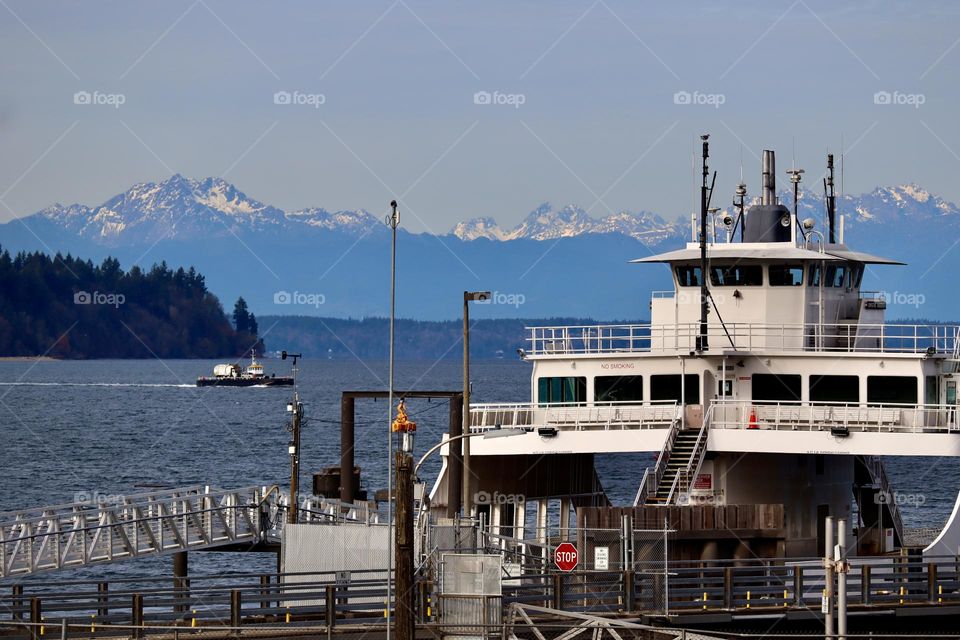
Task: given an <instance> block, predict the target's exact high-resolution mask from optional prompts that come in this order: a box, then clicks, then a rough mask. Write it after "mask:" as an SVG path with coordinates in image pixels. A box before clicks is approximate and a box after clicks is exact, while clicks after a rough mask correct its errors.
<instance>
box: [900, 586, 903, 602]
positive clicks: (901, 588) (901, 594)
mask: <svg viewBox="0 0 960 640" xmlns="http://www.w3.org/2000/svg"><path fill="white" fill-rule="evenodd" d="M900 604H903V587H900Z"/></svg>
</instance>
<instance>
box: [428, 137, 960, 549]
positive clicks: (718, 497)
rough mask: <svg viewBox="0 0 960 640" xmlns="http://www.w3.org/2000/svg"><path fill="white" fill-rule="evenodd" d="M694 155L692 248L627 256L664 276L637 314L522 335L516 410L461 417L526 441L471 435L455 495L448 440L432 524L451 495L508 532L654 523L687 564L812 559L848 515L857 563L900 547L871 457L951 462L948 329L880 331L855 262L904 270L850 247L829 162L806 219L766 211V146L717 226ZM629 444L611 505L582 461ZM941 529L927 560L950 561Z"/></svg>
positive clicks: (885, 483) (879, 470)
mask: <svg viewBox="0 0 960 640" xmlns="http://www.w3.org/2000/svg"><path fill="white" fill-rule="evenodd" d="M707 144H708V143H707V140H706V137H704V141H703V186H702V188H701V212H700V215H699V216H694V217H693V220H692V225H691V226H692V230H691V232H692V238H691V239H692V242H690V243H688V244H687V245H686V247H685V248H682V249H678V250H676V251H670V252H668V253H663V254H660V255H653V256H649V257H643V258H640V259H636V260H633V261H632V262H634V263H637V264H638V265H640V266H645V265H665V266H666V267H667V268H668V269H669V271H670V274H671V277H672V279H673V289H672V290H671V291H664V292H657V293H654V294H653V296H652V299H651V300H650V306H649V309H650V322H649V323H648V324H635V325H594V326H552V327H529V328H528V331H529V334H528V338H527V346H526V348H525V349H523V350H522V353H521V357H522V358H523V359H524V360H526V361H527V362H529V363H530V364H531V365H532V372H531V381H532V388H531V393H530V401H529V402H527V403H522V404H514V403H496V404H473V405H472V406H471V407H470V419H469V425H470V427H469V428H470V431H471V432H472V433H475V434H480V433H489V432H490V431H492V430H495V429H501V428H509V427H520V428H522V429H523V430H524V431H525V433H524V434H522V435H518V436H517V437H506V438H481V437H472V438H470V440H469V441H470V448H469V465H470V466H469V470H470V479H469V488H470V494H469V495H464V500H461V496H460V492H461V488H462V483H463V481H462V479H461V478H462V475H461V474H462V468H460V467H459V466H458V465H456V464H455V463H456V461H457V459H458V456H453V457H452V456H450V455H449V454H450V451H449V449H450V448H453V447H456V448H457V449H459V442H458V443H453V442H451V443H448V445H447V451H446V454H447V458H446V459H445V464H444V466H443V469H442V471H441V475H440V477H439V479H438V480H437V483H436V485H435V486H434V488H433V491H432V494H431V501H432V502H431V505H432V508H433V509H435V511H434V513H441V514H443V513H445V514H446V515H449V516H453V515H454V514H456V513H458V512H459V511H460V510H461V506H462V503H463V502H466V505H465V506H464V508H463V512H464V514H465V515H477V514H481V513H482V514H483V515H484V517H485V518H487V522H488V523H489V524H490V526H491V527H492V528H493V529H494V531H501V532H503V531H507V532H509V533H508V534H507V535H510V536H513V537H516V538H519V539H522V538H524V537H525V536H526V537H528V538H529V537H530V535H531V532H532V531H534V530H536V531H545V530H546V527H547V523H548V522H551V523H553V522H559V523H560V527H561V528H563V527H564V526H565V525H568V524H569V523H570V522H571V518H573V517H576V518H577V524H578V525H579V526H590V525H591V524H592V525H594V526H596V524H597V523H598V522H607V523H616V522H617V518H616V515H617V514H622V513H627V512H629V513H631V514H632V515H633V518H634V520H633V522H634V526H635V527H639V526H640V523H642V522H646V523H648V524H649V525H650V526H661V525H662V523H663V522H664V518H667V519H668V520H669V524H670V526H671V527H672V528H674V529H676V530H677V534H676V535H677V538H678V540H679V541H680V544H681V546H683V551H682V552H681V555H683V556H685V557H690V558H702V559H708V558H717V557H727V558H730V557H747V556H753V555H757V556H763V557H809V556H816V555H822V550H823V546H824V520H825V517H826V516H828V515H830V516H834V517H837V518H846V519H847V522H848V523H850V527H851V531H850V534H851V535H856V538H855V541H856V542H855V544H856V552H857V553H859V554H870V553H884V552H889V551H891V550H894V549H896V548H898V547H900V546H902V545H903V544H904V530H903V525H902V522H901V516H900V513H899V508H898V504H897V503H898V500H897V497H896V493H895V492H894V489H893V487H892V486H891V485H890V482H889V479H888V477H887V474H886V472H885V470H884V464H883V459H884V457H885V456H915V457H918V458H923V457H930V458H932V457H937V456H958V455H960V428H958V424H957V411H956V410H957V384H958V381H960V373H958V370H960V369H958V364H960V359H958V355H960V354H958V338H957V337H958V333H957V332H958V327H957V326H946V325H913V324H910V325H904V324H889V323H887V322H886V319H885V309H886V303H885V298H884V296H883V295H882V294H880V293H878V292H872V291H865V290H862V289H861V281H862V279H863V276H864V272H865V271H866V270H868V269H870V270H872V269H878V270H879V269H881V268H883V269H886V268H893V267H891V266H890V265H899V264H902V263H900V262H898V261H897V260H894V259H890V258H884V257H879V256H875V255H871V254H869V253H864V252H862V251H860V250H857V249H854V248H851V247H850V246H848V245H847V244H846V242H845V238H844V223H843V217H842V216H838V215H837V214H836V208H835V202H836V200H835V194H834V188H833V158H832V156H829V157H828V172H827V174H825V175H827V176H828V178H827V181H826V182H825V184H826V193H825V200H826V204H825V209H826V213H825V215H824V220H823V221H822V222H820V223H818V222H817V221H814V220H812V219H807V220H798V219H797V210H796V206H794V207H793V209H792V210H791V209H788V208H787V207H785V206H783V205H782V204H780V203H779V202H778V198H777V196H776V184H775V177H774V176H775V159H774V152H773V151H764V152H763V174H762V193H761V197H760V200H759V202H758V203H757V204H754V205H752V206H749V205H748V204H746V203H745V196H746V187H745V185H743V184H741V185H738V187H737V190H736V194H737V200H736V201H735V207H734V209H733V214H732V215H726V214H717V210H716V209H711V208H710V206H709V204H710V199H711V196H712V187H710V186H708V173H709V171H708V167H707V155H708V154H707ZM788 173H790V174H791V177H792V182H793V184H794V185H795V191H794V193H796V189H797V188H798V187H797V185H798V183H799V179H800V175H799V173H798V172H795V171H794V172H788ZM714 177H715V176H714ZM711 218H715V219H711ZM646 268H650V267H646ZM660 268H663V267H660ZM637 277H642V274H640V273H638V275H637ZM636 452H644V453H649V454H653V455H651V456H650V459H651V460H654V456H656V457H655V462H651V464H650V466H649V467H647V468H646V469H644V468H642V467H641V468H637V469H636V470H635V481H636V497H635V500H634V504H633V505H632V506H627V507H625V508H614V507H612V506H611V505H610V503H609V500H608V498H607V496H606V494H605V493H604V490H603V487H602V486H601V483H600V480H599V477H598V475H597V472H596V469H595V466H594V456H595V455H596V454H616V453H636ZM457 453H459V451H457ZM931 480H932V479H931ZM477 495H484V496H490V495H507V496H522V497H523V501H522V506H519V505H520V503H521V501H519V500H483V501H481V502H484V503H485V504H480V505H477V504H476V502H477V500H476V496H477ZM854 505H856V506H857V509H856V511H857V517H856V518H853V517H852V514H853V511H854ZM955 520H960V518H958V516H957V512H956V510H955V512H954V516H953V517H952V518H951V520H950V523H949V524H948V525H947V527H946V529H945V530H944V531H943V532H942V533H941V534H940V537H939V538H938V539H937V540H936V541H935V542H934V543H933V544H931V545H930V546H929V547H928V552H931V553H932V552H933V551H937V550H939V552H941V553H948V554H951V555H953V554H956V553H957V552H958V545H960V530H958V529H957V527H958V523H955V522H954V521H955ZM613 526H617V525H616V524H614V525H613ZM851 539H854V538H851Z"/></svg>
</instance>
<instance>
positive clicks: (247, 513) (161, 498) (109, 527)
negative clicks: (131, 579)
mask: <svg viewBox="0 0 960 640" xmlns="http://www.w3.org/2000/svg"><path fill="white" fill-rule="evenodd" d="M287 503H288V498H287V496H286V495H285V494H283V493H281V492H280V490H279V488H278V487H277V486H276V485H273V486H270V487H259V486H258V487H243V488H241V489H230V490H224V489H215V488H211V487H209V486H204V485H196V486H190V487H183V488H179V489H165V490H162V491H153V492H149V493H138V494H132V495H126V496H92V498H91V499H88V500H84V501H81V502H75V503H72V504H61V505H54V506H50V507H39V508H36V509H24V510H21V511H8V512H0V579H3V578H8V577H10V576H17V575H29V574H34V573H39V572H42V571H55V570H57V569H67V568H73V567H82V566H87V565H91V564H101V563H105V562H116V561H120V560H130V559H133V558H139V557H142V556H155V555H160V554H167V553H177V552H180V551H200V550H204V549H214V548H217V547H226V546H231V547H232V549H231V550H237V548H238V547H239V550H244V549H246V546H245V545H249V547H250V548H251V549H252V548H253V547H254V545H257V544H258V543H261V542H268V543H278V542H279V541H280V534H281V531H282V529H283V524H284V522H285V521H286V514H287ZM297 515H298V521H299V522H300V523H302V524H336V523H343V522H357V523H365V524H375V523H377V522H379V516H378V514H377V513H376V511H373V510H371V509H370V508H369V507H368V506H367V504H366V503H356V504H345V503H341V502H339V501H338V500H331V499H327V498H323V497H320V496H306V497H304V499H303V500H302V501H301V503H300V508H299V509H298V511H297Z"/></svg>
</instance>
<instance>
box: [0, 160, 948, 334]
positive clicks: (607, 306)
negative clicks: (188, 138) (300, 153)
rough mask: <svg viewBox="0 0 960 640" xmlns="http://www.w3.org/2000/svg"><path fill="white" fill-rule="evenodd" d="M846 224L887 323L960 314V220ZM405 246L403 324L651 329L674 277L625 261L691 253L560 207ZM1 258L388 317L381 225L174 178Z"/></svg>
mask: <svg viewBox="0 0 960 640" xmlns="http://www.w3.org/2000/svg"><path fill="white" fill-rule="evenodd" d="M717 199H719V196H718V198H717ZM781 200H782V201H783V202H784V204H787V205H788V206H790V201H791V200H792V197H791V195H790V194H789V193H786V192H784V193H783V194H781ZM838 209H839V211H840V212H841V213H844V215H845V233H846V240H847V244H849V245H851V246H853V247H854V248H857V249H859V250H862V251H867V252H870V253H878V254H881V255H889V256H890V257H894V258H897V259H900V260H903V261H904V262H908V263H910V265H911V266H909V267H906V268H899V269H897V268H889V267H884V268H871V269H870V270H869V271H868V275H867V280H866V281H865V285H864V286H865V287H866V288H874V289H883V290H885V291H888V293H890V294H891V300H892V302H893V304H891V310H890V312H888V315H889V317H903V318H906V317H928V318H942V319H947V318H956V317H957V316H958V315H960V314H958V313H957V309H956V307H955V305H953V304H952V302H951V301H950V300H949V299H947V296H945V295H944V292H946V291H948V290H949V289H947V287H952V286H953V278H952V273H954V272H955V271H956V269H957V267H958V266H960V251H955V250H954V247H955V245H956V244H957V243H958V242H960V240H958V238H960V208H958V207H957V205H955V204H953V203H951V202H947V201H945V200H943V199H942V198H940V197H938V196H936V195H933V194H931V193H929V192H927V191H925V190H924V189H923V188H921V187H920V186H918V185H915V184H906V185H900V186H892V187H877V188H876V189H874V190H873V191H870V192H869V193H864V194H859V195H852V194H846V195H844V196H842V197H840V198H839V202H838ZM799 210H800V216H801V217H812V218H814V219H815V220H816V221H817V222H818V226H820V224H819V221H820V220H821V219H822V217H823V198H822V195H821V194H818V193H816V192H813V191H802V192H801V197H800V199H799ZM688 215H689V214H687V216H688ZM452 217H453V218H454V219H455V218H456V216H452ZM399 233H400V235H399V240H398V247H399V249H398V284H399V290H398V299H397V300H398V314H399V315H401V316H404V317H408V318H416V319H445V318H453V317H456V316H457V315H458V314H459V309H460V297H461V292H462V291H463V290H465V289H489V290H492V291H495V292H496V293H497V294H499V295H498V296H495V297H494V304H492V305H489V306H488V307H487V308H485V309H480V310H479V311H478V313H480V314H481V315H486V316H488V317H520V316H524V317H533V316H560V315H563V316H580V317H629V318H636V317H643V316H645V315H646V312H647V300H648V297H649V292H650V291H651V290H656V289H664V288H669V286H670V285H669V279H668V278H669V275H668V274H667V272H666V270H665V269H664V268H663V267H656V266H645V267H638V266H636V265H629V264H627V262H628V261H629V260H630V259H633V258H637V257H642V256H646V255H650V254H651V253H654V252H659V251H666V250H670V249H674V248H678V247H680V246H683V243H684V242H687V241H689V239H690V235H691V231H690V222H689V218H688V217H685V218H680V219H677V218H676V217H674V219H670V217H668V216H666V215H658V214H656V213H652V212H649V211H646V210H643V209H642V208H638V209H637V210H636V211H620V212H616V213H610V214H609V215H599V216H596V215H593V214H591V212H588V211H586V210H584V209H582V208H580V207H577V206H574V205H567V206H564V207H561V208H554V207H553V206H552V205H551V204H549V203H543V204H541V205H539V206H537V207H536V208H535V209H534V210H533V211H531V212H530V213H529V214H528V215H527V216H526V217H525V218H523V220H522V221H521V222H520V223H519V224H518V225H516V226H514V227H512V228H504V227H501V226H500V225H499V224H498V223H497V222H496V220H494V219H493V218H490V217H485V218H473V219H470V220H466V221H463V222H460V223H458V224H456V225H455V226H454V227H453V228H452V229H451V230H450V231H448V232H445V233H438V234H430V233H418V234H415V233H409V232H406V231H404V230H402V229H401V230H400V232H399ZM723 235H724V231H723V230H722V229H719V230H718V237H723ZM0 246H3V247H4V248H6V249H9V250H11V251H18V250H41V251H47V252H50V253H53V252H61V253H63V254H67V253H70V254H73V255H76V256H82V257H84V258H87V257H89V258H91V259H93V260H95V261H97V260H100V259H102V258H103V257H106V256H108V255H113V256H116V257H118V258H119V259H120V261H121V263H122V264H123V265H124V266H125V267H129V266H131V265H132V264H133V263H138V264H140V265H141V266H149V265H150V264H152V263H155V262H160V261H166V262H167V263H168V264H170V265H173V266H178V265H184V266H187V265H193V266H195V267H196V268H197V269H198V270H199V271H200V272H201V273H203V274H204V275H205V276H206V278H207V283H208V285H209V288H210V289H211V290H212V291H214V292H215V293H217V294H218V295H219V296H220V297H221V299H222V300H224V302H226V303H232V300H233V299H235V298H236V297H237V296H240V295H242V296H244V297H245V298H246V299H247V300H248V302H249V304H250V308H251V310H252V311H254V312H256V313H257V314H258V315H259V314H263V315H266V314H278V315H314V316H332V317H369V316H382V315H384V314H385V313H386V312H387V310H388V306H387V303H388V300H389V298H388V293H389V281H388V278H389V268H390V266H389V256H390V240H389V231H388V229H387V227H386V226H385V225H384V224H383V222H382V221H381V220H380V219H379V218H378V217H377V216H375V215H373V214H371V213H370V212H368V211H366V210H363V209H357V210H352V211H328V210H326V209H324V208H320V207H316V208H307V209H301V210H296V211H284V210H281V209H279V208H277V207H274V206H271V205H268V204H264V203H262V202H260V201H258V200H256V199H254V198H251V197H249V196H247V195H246V194H245V193H243V192H242V191H240V190H239V189H237V188H236V187H235V186H234V185H232V184H230V183H228V182H226V181H225V180H223V179H220V178H206V179H202V180H192V179H188V178H185V177H183V176H181V175H179V174H177V175H174V176H172V177H170V178H168V179H166V180H164V181H161V182H159V183H153V182H148V183H142V184H137V185H134V186H133V187H131V188H130V189H128V190H127V191H125V192H123V193H120V194H118V195H116V196H114V197H113V198H110V199H109V200H107V201H106V202H104V203H103V204H101V205H99V206H92V207H91V206H87V205H82V204H70V205H61V204H55V205H52V206H49V207H47V208H45V209H43V210H41V211H38V212H36V213H34V214H32V215H28V216H25V217H23V218H18V219H15V220H12V221H10V222H7V223H5V224H2V225H0ZM897 293H901V294H913V295H912V297H909V298H906V297H902V299H904V300H906V299H909V300H911V301H913V302H911V303H910V304H907V305H900V306H899V308H898V305H897V304H896V300H897V299H898V298H897V296H896V295H894V294H897ZM938 294H939V295H938ZM918 300H922V303H920V304H917V301H918Z"/></svg>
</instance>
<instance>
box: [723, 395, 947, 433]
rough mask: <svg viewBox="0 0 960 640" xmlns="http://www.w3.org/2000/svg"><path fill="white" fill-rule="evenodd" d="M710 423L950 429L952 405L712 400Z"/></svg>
mask: <svg viewBox="0 0 960 640" xmlns="http://www.w3.org/2000/svg"><path fill="white" fill-rule="evenodd" d="M711 409H712V419H711V423H710V428H712V429H773V430H779V431H829V430H830V429H831V428H835V427H842V428H845V429H847V430H849V431H866V432H876V433H948V432H949V433H955V432H958V431H960V426H958V423H957V409H958V407H957V405H947V404H899V403H887V404H874V403H856V402H851V403H837V402H762V401H754V400H729V399H716V400H713V405H712V407H711Z"/></svg>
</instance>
